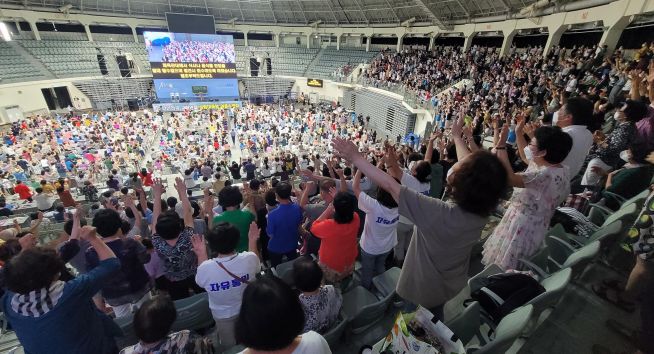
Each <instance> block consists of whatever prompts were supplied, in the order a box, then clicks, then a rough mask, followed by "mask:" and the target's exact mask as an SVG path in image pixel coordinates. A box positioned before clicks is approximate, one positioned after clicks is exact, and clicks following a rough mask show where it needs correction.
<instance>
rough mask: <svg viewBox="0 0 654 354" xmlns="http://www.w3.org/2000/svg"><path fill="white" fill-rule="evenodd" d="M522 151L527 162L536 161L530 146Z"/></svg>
mask: <svg viewBox="0 0 654 354" xmlns="http://www.w3.org/2000/svg"><path fill="white" fill-rule="evenodd" d="M522 151H524V153H525V157H526V158H527V160H529V161H531V160H533V159H534V154H533V153H532V152H531V148H530V147H529V145H527V146H525V148H524V149H522Z"/></svg>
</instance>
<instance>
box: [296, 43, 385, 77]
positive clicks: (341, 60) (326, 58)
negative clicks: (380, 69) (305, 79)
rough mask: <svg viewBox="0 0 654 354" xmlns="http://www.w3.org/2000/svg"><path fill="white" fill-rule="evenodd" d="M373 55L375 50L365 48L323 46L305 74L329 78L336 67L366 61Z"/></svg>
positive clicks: (375, 53)
mask: <svg viewBox="0 0 654 354" xmlns="http://www.w3.org/2000/svg"><path fill="white" fill-rule="evenodd" d="M375 55H377V52H366V51H365V50H356V49H341V50H336V48H325V49H323V50H322V52H321V53H320V54H319V55H318V59H317V60H316V61H314V62H313V63H312V64H311V65H310V66H309V68H308V69H307V75H306V76H309V77H317V78H325V79H330V78H332V74H333V73H334V71H336V69H338V68H340V67H342V66H344V65H346V64H350V65H352V66H356V65H358V64H362V63H367V62H369V61H370V60H372V58H374V57H375Z"/></svg>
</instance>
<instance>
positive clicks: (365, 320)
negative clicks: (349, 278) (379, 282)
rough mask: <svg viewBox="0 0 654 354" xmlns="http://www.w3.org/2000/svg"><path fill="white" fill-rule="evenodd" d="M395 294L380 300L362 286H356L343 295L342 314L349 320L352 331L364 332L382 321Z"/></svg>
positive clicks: (355, 332)
mask: <svg viewBox="0 0 654 354" xmlns="http://www.w3.org/2000/svg"><path fill="white" fill-rule="evenodd" d="M394 294H395V292H392V293H391V294H389V295H388V296H386V297H384V298H382V299H378V298H377V297H376V296H375V295H374V294H373V293H371V292H370V291H368V290H366V289H365V288H364V287H362V286H356V287H354V288H353V289H352V290H350V291H349V292H347V293H345V294H344V295H343V308H342V310H341V311H342V313H343V314H344V315H345V316H346V317H347V318H348V319H349V322H350V331H351V332H352V333H354V334H357V333H361V332H364V331H365V330H366V329H368V328H370V327H372V326H373V325H374V324H375V323H377V322H378V321H379V320H381V319H382V317H383V314H384V312H386V309H387V308H388V305H389V303H390V302H391V299H392V298H393V295H394Z"/></svg>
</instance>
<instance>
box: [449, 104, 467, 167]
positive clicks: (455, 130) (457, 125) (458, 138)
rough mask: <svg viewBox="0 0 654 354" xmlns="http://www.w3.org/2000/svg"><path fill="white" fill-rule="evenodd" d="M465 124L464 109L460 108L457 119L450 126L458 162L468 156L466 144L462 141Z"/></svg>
mask: <svg viewBox="0 0 654 354" xmlns="http://www.w3.org/2000/svg"><path fill="white" fill-rule="evenodd" d="M464 123H465V108H463V107H461V109H460V111H459V117H458V118H457V119H456V120H455V121H454V124H452V128H451V133H452V140H454V145H455V146H456V157H457V159H458V160H459V161H461V160H462V159H463V158H465V157H466V156H468V155H469V154H470V150H468V146H467V145H466V142H465V141H464V140H463V136H462V135H463V125H464Z"/></svg>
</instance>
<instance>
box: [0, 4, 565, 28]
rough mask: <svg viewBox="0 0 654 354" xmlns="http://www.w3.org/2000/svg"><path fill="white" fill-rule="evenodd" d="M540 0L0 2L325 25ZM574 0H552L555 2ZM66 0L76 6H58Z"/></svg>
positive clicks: (460, 16)
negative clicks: (207, 15) (206, 15)
mask: <svg viewBox="0 0 654 354" xmlns="http://www.w3.org/2000/svg"><path fill="white" fill-rule="evenodd" d="M535 1H536V0H0V8H2V7H6V8H14V9H16V8H20V9H33V10H46V11H55V12H59V11H62V12H63V11H66V12H69V13H88V14H104V15H109V14H115V15H121V16H125V15H128V16H135V17H147V18H163V17H164V14H165V13H166V12H177V13H191V14H210V15H213V16H214V17H215V18H216V20H217V21H219V22H223V21H235V22H236V23H247V24H253V23H258V24H261V23H264V24H279V25H306V24H312V23H316V22H317V21H320V24H321V25H325V26H340V25H356V26H378V25H398V24H402V23H405V21H408V22H410V23H413V24H414V25H418V24H421V25H424V24H435V25H439V26H441V27H446V26H447V25H449V24H451V23H452V22H455V21H456V22H460V21H466V20H469V19H474V18H479V17H489V16H501V15H507V14H512V13H517V12H519V11H520V10H521V9H522V8H524V7H526V6H529V5H531V4H533V3H534V2H535ZM572 1H573V0H556V1H555V0H552V3H555V2H556V3H562V2H572ZM66 5H72V8H69V9H66V10H60V9H61V8H63V7H64V6H66Z"/></svg>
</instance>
